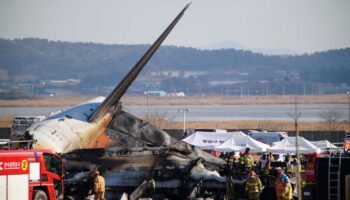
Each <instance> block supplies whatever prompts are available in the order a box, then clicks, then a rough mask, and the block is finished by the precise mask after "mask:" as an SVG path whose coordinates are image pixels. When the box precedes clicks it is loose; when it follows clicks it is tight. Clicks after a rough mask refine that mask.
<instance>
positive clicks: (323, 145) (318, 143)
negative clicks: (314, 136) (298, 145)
mask: <svg viewBox="0 0 350 200" xmlns="http://www.w3.org/2000/svg"><path fill="white" fill-rule="evenodd" d="M311 143H312V144H313V145H315V146H316V147H318V148H320V149H321V150H322V151H326V150H328V149H334V148H338V147H337V146H335V145H334V144H332V143H330V142H329V141H328V140H320V141H313V142H311Z"/></svg>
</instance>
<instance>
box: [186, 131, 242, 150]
mask: <svg viewBox="0 0 350 200" xmlns="http://www.w3.org/2000/svg"><path fill="white" fill-rule="evenodd" d="M233 136H247V135H246V134H244V133H243V132H242V131H237V132H227V133H222V132H202V131H197V132H195V133H193V134H192V135H190V136H188V137H186V138H184V139H183V140H182V141H184V142H187V143H189V144H191V145H193V146H196V147H199V148H200V149H205V150H215V149H214V147H215V146H218V145H221V144H223V143H224V142H226V141H227V140H228V139H230V138H231V137H233Z"/></svg>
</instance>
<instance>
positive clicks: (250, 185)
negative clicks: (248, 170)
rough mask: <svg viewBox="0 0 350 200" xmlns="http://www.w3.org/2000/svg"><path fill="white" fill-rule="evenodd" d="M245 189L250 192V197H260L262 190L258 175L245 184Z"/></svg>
mask: <svg viewBox="0 0 350 200" xmlns="http://www.w3.org/2000/svg"><path fill="white" fill-rule="evenodd" d="M245 190H246V191H247V192H248V195H249V199H255V198H258V197H259V194H260V193H261V191H262V184H261V181H260V179H259V178H258V177H257V176H253V177H250V178H249V179H248V180H247V183H246V185H245Z"/></svg>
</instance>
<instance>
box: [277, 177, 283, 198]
mask: <svg viewBox="0 0 350 200" xmlns="http://www.w3.org/2000/svg"><path fill="white" fill-rule="evenodd" d="M275 189H276V196H277V199H278V198H280V197H281V196H282V193H283V191H284V185H283V181H282V179H281V178H280V177H278V178H277V179H276V181H275Z"/></svg>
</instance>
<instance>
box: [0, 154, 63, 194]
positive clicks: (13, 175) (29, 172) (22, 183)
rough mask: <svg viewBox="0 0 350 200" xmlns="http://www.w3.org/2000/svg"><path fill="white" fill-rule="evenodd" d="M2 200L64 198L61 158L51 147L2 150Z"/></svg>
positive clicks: (0, 184)
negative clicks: (47, 148) (46, 148)
mask: <svg viewBox="0 0 350 200" xmlns="http://www.w3.org/2000/svg"><path fill="white" fill-rule="evenodd" d="M0 199H1V200H17V199H29V200H39V199H40V200H46V199H50V200H56V199H63V162H62V159H61V158H60V157H59V156H58V155H56V154H54V153H53V152H52V151H50V150H0Z"/></svg>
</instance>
